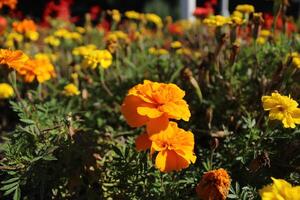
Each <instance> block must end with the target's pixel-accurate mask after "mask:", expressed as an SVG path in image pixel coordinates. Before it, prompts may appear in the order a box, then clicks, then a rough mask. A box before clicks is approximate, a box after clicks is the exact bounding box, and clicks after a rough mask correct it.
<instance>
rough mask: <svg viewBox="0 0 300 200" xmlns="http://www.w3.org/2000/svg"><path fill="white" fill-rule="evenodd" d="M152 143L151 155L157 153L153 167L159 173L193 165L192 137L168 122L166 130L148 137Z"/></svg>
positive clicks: (194, 157)
mask: <svg viewBox="0 0 300 200" xmlns="http://www.w3.org/2000/svg"><path fill="white" fill-rule="evenodd" d="M149 138H150V140H151V141H152V145H151V155H152V154H153V153H154V152H155V151H158V152H159V153H158V154H157V156H156V159H155V166H156V167H157V168H158V169H159V170H160V171H161V172H171V171H174V170H175V171H179V170H181V169H184V168H187V167H188V166H189V165H190V163H195V161H196V156H195V154H194V135H193V133H192V132H190V131H185V130H183V129H181V128H178V126H177V123H175V122H170V123H169V125H168V127H167V129H166V130H164V131H162V132H160V133H158V134H155V135H152V136H150V137H149Z"/></svg>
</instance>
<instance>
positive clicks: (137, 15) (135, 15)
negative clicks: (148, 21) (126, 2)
mask: <svg viewBox="0 0 300 200" xmlns="http://www.w3.org/2000/svg"><path fill="white" fill-rule="evenodd" d="M125 16H126V17H127V18H128V19H136V20H139V19H141V14H140V13H138V12H136V11H133V10H131V11H126V12H125Z"/></svg>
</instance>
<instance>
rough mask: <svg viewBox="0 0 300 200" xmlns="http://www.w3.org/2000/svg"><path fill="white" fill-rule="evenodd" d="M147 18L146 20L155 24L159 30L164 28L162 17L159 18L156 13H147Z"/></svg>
mask: <svg viewBox="0 0 300 200" xmlns="http://www.w3.org/2000/svg"><path fill="white" fill-rule="evenodd" d="M145 17H146V20H147V21H148V22H152V23H154V24H155V25H156V27H157V28H162V27H163V23H162V20H161V18H160V16H158V15H156V14H154V13H147V14H146V15H145Z"/></svg>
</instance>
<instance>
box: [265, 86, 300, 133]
mask: <svg viewBox="0 0 300 200" xmlns="http://www.w3.org/2000/svg"><path fill="white" fill-rule="evenodd" d="M261 100H262V103H263V107H264V110H265V111H269V118H270V120H280V121H282V124H283V126H284V128H295V127H296V125H295V124H300V108H297V106H298V103H297V102H296V101H295V100H293V99H292V98H291V97H287V96H282V95H280V94H279V93H277V92H273V93H272V95H271V96H263V97H262V99H261Z"/></svg>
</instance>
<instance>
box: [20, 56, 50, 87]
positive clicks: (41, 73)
mask: <svg viewBox="0 0 300 200" xmlns="http://www.w3.org/2000/svg"><path fill="white" fill-rule="evenodd" d="M17 71H18V73H19V74H20V75H22V76H24V80H25V82H32V81H33V80H34V79H35V78H36V79H37V81H38V82H39V83H43V82H45V81H47V80H49V79H51V78H53V77H55V76H56V74H55V69H54V66H53V65H52V64H51V62H50V60H49V59H45V58H40V59H37V58H36V59H29V60H28V61H27V62H26V63H25V65H24V66H22V67H20V68H18V69H17Z"/></svg>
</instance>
